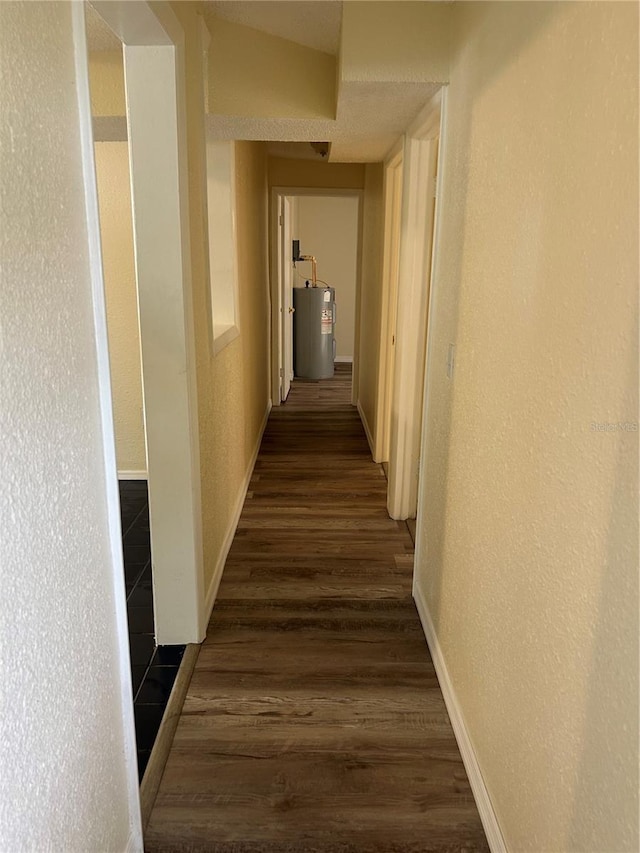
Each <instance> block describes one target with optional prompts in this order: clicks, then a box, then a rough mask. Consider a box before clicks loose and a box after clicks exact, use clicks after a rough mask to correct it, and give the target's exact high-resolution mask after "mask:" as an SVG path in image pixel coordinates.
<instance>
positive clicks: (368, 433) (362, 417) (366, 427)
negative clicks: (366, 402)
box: [356, 400, 378, 462]
mask: <svg viewBox="0 0 640 853" xmlns="http://www.w3.org/2000/svg"><path fill="white" fill-rule="evenodd" d="M356 406H357V408H358V414H359V415H360V420H361V421H362V426H363V427H364V431H365V433H366V436H367V441H368V442H369V450H370V451H371V455H372V456H373V461H374V462H378V460H377V459H376V451H375V448H374V444H373V436H372V435H371V429H370V428H369V423H368V421H367V418H366V416H365V413H364V411H363V410H362V406H361V405H360V400H358V402H357V403H356Z"/></svg>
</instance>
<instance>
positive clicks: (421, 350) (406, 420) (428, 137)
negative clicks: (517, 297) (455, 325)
mask: <svg viewBox="0 0 640 853" xmlns="http://www.w3.org/2000/svg"><path fill="white" fill-rule="evenodd" d="M442 103H443V90H442V89H440V90H439V91H438V92H437V93H436V94H435V95H434V96H433V98H431V100H430V101H429V103H428V104H427V105H426V107H425V108H424V110H423V111H422V112H421V113H420V115H419V116H418V118H417V119H416V121H415V122H414V123H413V124H412V125H411V126H410V127H409V128H408V130H407V132H406V134H405V139H404V156H403V192H402V196H403V201H402V216H401V236H400V269H399V274H398V315H397V316H398V319H397V326H396V327H397V329H398V334H397V339H396V353H395V366H394V375H393V399H392V413H391V437H390V445H389V486H388V493H387V509H388V512H389V515H390V516H391V517H392V518H395V519H406V518H411V517H414V516H415V515H416V511H417V495H418V479H419V461H420V447H421V428H420V425H421V423H422V409H423V400H422V395H423V388H424V376H425V373H426V365H425V353H426V338H427V325H428V322H429V316H428V311H429V305H430V301H431V286H430V282H431V278H432V274H433V259H434V257H435V252H436V244H435V237H436V233H435V230H434V224H435V213H434V215H433V217H432V214H431V211H430V205H429V201H431V200H432V199H433V195H432V194H431V191H430V190H431V188H432V187H433V186H434V185H433V180H434V177H435V175H436V174H437V172H436V169H437V157H436V156H434V149H433V140H434V139H435V138H436V137H439V136H440V133H441V124H442V112H443V111H442ZM437 189H439V184H438V187H437V188H436V197H437ZM436 206H437V198H436ZM432 235H433V239H432Z"/></svg>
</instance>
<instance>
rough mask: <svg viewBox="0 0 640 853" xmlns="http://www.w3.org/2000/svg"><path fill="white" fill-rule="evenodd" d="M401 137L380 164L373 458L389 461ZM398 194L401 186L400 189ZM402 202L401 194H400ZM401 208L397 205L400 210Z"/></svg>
mask: <svg viewBox="0 0 640 853" xmlns="http://www.w3.org/2000/svg"><path fill="white" fill-rule="evenodd" d="M403 153H404V139H403V138H402V139H399V140H398V142H397V143H396V145H395V146H394V147H393V148H392V149H391V151H390V152H389V154H388V155H387V158H386V160H385V164H384V188H383V199H384V253H383V269H382V306H381V311H380V315H381V320H380V356H379V362H378V383H379V386H378V387H379V393H378V401H377V412H376V423H377V424H379V427H378V429H377V430H376V433H377V435H376V437H375V442H376V447H375V455H374V459H375V461H376V462H388V461H389V432H390V416H391V412H390V410H391V401H392V396H393V395H392V391H393V369H392V368H393V362H392V347H393V344H392V343H391V341H390V340H389V336H390V334H391V325H392V322H391V320H392V316H395V310H396V309H395V307H394V306H393V299H392V296H394V295H395V300H396V303H397V298H398V292H397V284H398V282H397V278H398V270H397V269H396V270H395V279H396V286H395V294H393V293H392V281H393V276H394V271H393V269H392V263H393V262H394V258H393V255H395V262H396V263H397V262H398V261H399V257H398V256H399V246H398V251H397V252H396V253H394V252H393V251H392V248H393V245H394V242H395V240H396V239H397V240H398V243H399V234H398V236H397V237H396V235H395V234H394V231H395V229H396V227H397V230H398V232H399V231H400V227H401V222H400V221H398V222H396V216H395V212H394V209H395V203H396V199H395V189H396V177H397V173H398V170H399V169H402V166H403ZM400 195H401V196H402V188H401V190H400ZM400 205H402V197H401V198H400ZM401 212H402V208H401V209H400V213H401Z"/></svg>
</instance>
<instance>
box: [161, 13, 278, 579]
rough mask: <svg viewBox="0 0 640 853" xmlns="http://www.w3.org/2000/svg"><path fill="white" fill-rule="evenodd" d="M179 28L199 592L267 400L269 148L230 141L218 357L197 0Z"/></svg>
mask: <svg viewBox="0 0 640 853" xmlns="http://www.w3.org/2000/svg"><path fill="white" fill-rule="evenodd" d="M171 5H172V8H173V10H174V12H175V13H176V15H177V17H178V18H179V20H180V23H181V25H182V26H183V27H184V30H185V36H186V43H187V57H186V74H187V117H188V127H189V134H188V156H189V203H190V221H191V266H192V276H193V293H194V317H195V337H196V350H197V382H198V416H199V422H200V459H201V473H202V527H203V543H204V567H205V591H206V590H208V589H210V587H211V583H212V580H215V579H217V574H216V573H217V572H219V571H220V569H221V563H220V560H221V556H222V554H223V548H224V545H225V541H226V540H227V537H228V535H229V532H230V530H231V528H232V524H233V521H234V516H235V512H236V510H237V508H238V503H239V501H240V499H241V498H242V496H243V488H244V485H245V482H246V478H247V475H248V473H249V466H250V463H251V460H252V454H253V452H254V450H255V448H256V445H257V442H258V440H259V437H260V427H261V425H262V422H263V419H264V416H265V413H266V410H267V405H268V403H269V386H268V372H269V338H268V336H269V296H268V278H267V276H268V261H267V156H266V147H265V146H264V145H263V144H262V143H253V142H242V143H236V175H237V180H236V217H237V234H238V282H239V328H240V335H239V337H237V338H236V339H235V340H233V341H232V342H231V343H230V344H229V345H228V346H227V347H225V348H224V349H223V350H221V351H220V352H219V353H218V354H217V355H216V356H215V357H214V355H213V342H212V339H211V323H210V319H209V315H210V311H211V303H210V296H209V268H208V258H207V242H206V215H205V210H206V181H205V173H204V169H205V162H206V161H205V149H204V146H205V134H204V111H203V103H204V78H203V64H202V61H201V56H202V54H201V51H200V49H199V43H200V42H199V40H200V24H199V19H198V15H197V10H198V8H199V4H195V3H172V4H171Z"/></svg>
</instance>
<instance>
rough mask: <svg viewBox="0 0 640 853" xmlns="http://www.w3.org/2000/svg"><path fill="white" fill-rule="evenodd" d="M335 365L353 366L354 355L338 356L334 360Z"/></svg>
mask: <svg viewBox="0 0 640 853" xmlns="http://www.w3.org/2000/svg"><path fill="white" fill-rule="evenodd" d="M333 361H334V363H335V364H353V356H352V355H337V356H336V357H335V358H334V359H333Z"/></svg>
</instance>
